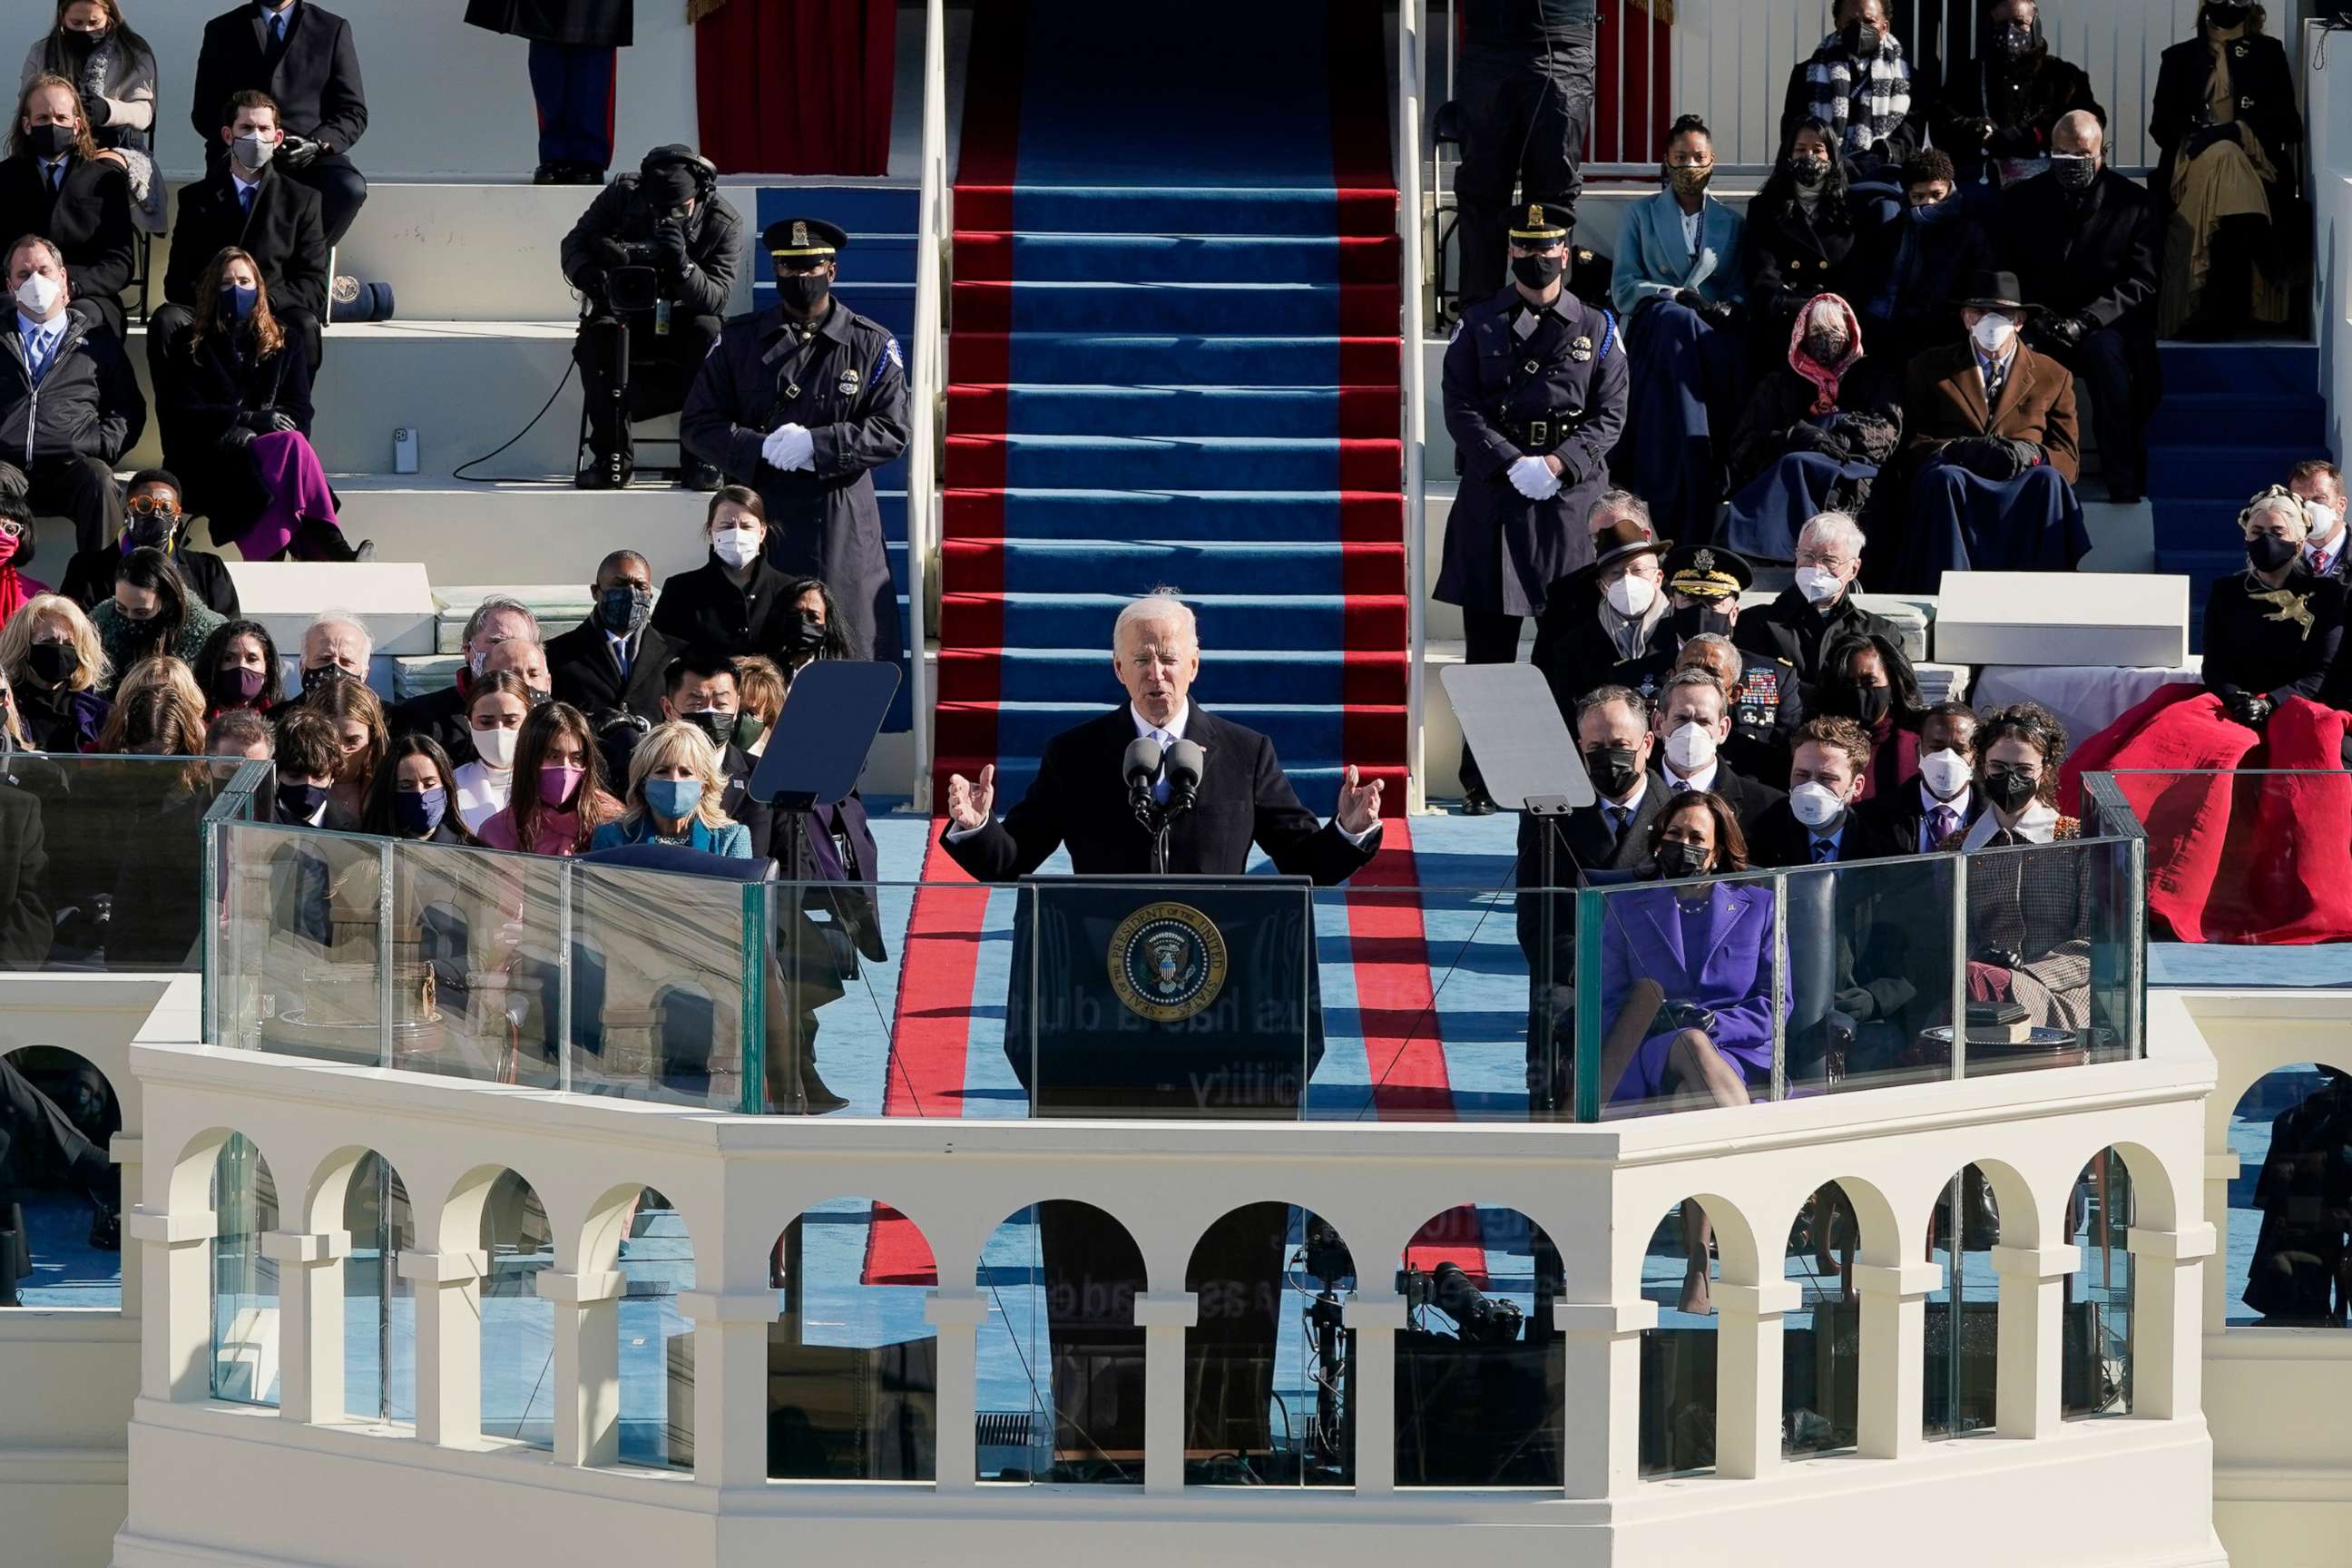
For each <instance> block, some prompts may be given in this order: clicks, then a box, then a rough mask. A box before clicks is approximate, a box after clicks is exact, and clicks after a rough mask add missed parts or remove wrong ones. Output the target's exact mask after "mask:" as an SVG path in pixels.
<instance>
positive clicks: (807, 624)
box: [784, 610, 824, 653]
mask: <svg viewBox="0 0 2352 1568" xmlns="http://www.w3.org/2000/svg"><path fill="white" fill-rule="evenodd" d="M784 647H786V648H787V649H789V650H790V651H791V652H793V653H814V652H816V651H817V650H818V649H820V648H822V647H824V622H823V621H821V620H818V619H817V618H816V617H815V616H813V615H811V614H809V612H808V611H806V610H803V611H802V612H801V613H800V614H799V615H798V616H795V617H794V618H793V624H792V625H790V626H786V627H785V628H784Z"/></svg>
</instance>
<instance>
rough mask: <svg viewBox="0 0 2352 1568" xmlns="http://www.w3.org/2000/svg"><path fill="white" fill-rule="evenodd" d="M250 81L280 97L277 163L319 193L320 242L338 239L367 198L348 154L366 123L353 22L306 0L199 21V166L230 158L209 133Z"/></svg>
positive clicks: (193, 112)
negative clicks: (282, 133)
mask: <svg viewBox="0 0 2352 1568" xmlns="http://www.w3.org/2000/svg"><path fill="white" fill-rule="evenodd" d="M248 89H258V90H260V91H263V92H266V93H268V95H269V96H270V97H271V98H272V99H275V100H277V102H278V108H279V111H280V114H281V117H282V118H281V121H280V123H282V124H283V125H284V127H285V130H286V140H285V142H284V144H283V145H282V146H280V147H279V148H278V156H277V167H278V171H279V172H280V173H281V174H285V175H286V176H287V177H288V178H289V179H290V180H293V181H294V182H295V183H296V184H302V185H307V186H309V187H310V189H311V190H313V191H316V192H317V193H318V195H319V208H320V214H321V216H323V217H324V219H325V221H326V226H327V244H328V245H329V247H333V246H336V245H339V244H341V242H342V237H343V236H344V235H345V234H346V233H348V232H349V231H350V229H351V226H352V219H354V218H356V217H358V216H360V207H361V206H362V204H364V203H365V202H366V201H367V180H366V177H365V176H363V175H362V174H361V173H360V172H359V168H358V166H357V165H355V164H354V163H352V160H351V156H350V154H351V150H352V147H353V146H354V145H356V144H357V143H358V142H359V139H360V138H361V137H362V135H364V134H365V133H366V132H367V126H368V109H367V89H365V88H363V87H362V85H361V84H360V56H359V49H358V47H357V46H356V45H354V44H353V43H352V25H351V24H350V23H349V22H347V21H345V20H343V18H342V17H341V16H336V15H335V14H334V13H333V12H332V11H328V10H324V9H322V8H320V7H319V6H317V5H312V4H310V0H251V3H250V4H247V5H239V6H238V7H237V8H236V10H234V11H227V12H224V13H223V14H221V15H220V16H215V17H214V18H213V19H212V20H211V21H209V22H206V23H205V41H204V44H203V47H201V48H200V49H199V50H198V52H197V55H196V93H195V101H194V103H193V104H191V105H190V111H189V116H188V118H189V121H190V122H191V123H193V124H194V126H195V128H196V134H197V135H198V136H199V137H201V138H202V139H203V141H204V143H205V161H206V167H208V168H212V169H218V168H219V167H220V166H221V165H222V164H223V163H226V161H227V158H228V149H227V148H226V146H224V145H222V144H221V143H219V142H215V140H214V129H215V127H216V126H218V125H219V124H220V123H221V121H222V120H224V119H226V115H224V114H223V113H222V110H221V106H222V105H223V104H225V103H226V102H228V100H229V98H230V95H231V94H234V93H238V92H244V91H247V90H248ZM205 259H207V260H209V259H210V258H205ZM199 265H201V263H199Z"/></svg>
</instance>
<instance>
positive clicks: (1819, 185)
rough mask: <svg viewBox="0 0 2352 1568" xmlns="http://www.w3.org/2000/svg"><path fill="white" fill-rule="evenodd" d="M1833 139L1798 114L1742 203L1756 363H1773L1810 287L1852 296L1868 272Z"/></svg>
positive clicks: (1815, 122) (1809, 294)
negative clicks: (1775, 160)
mask: <svg viewBox="0 0 2352 1568" xmlns="http://www.w3.org/2000/svg"><path fill="white" fill-rule="evenodd" d="M1835 146H1836V140H1835V137H1834V135H1833V133H1832V132H1831V130H1830V128H1829V126H1828V125H1827V124H1826V123H1824V122H1823V121H1819V120H1811V119H1808V120H1801V121H1798V122H1797V128H1796V131H1795V133H1794V134H1793V135H1791V136H1790V140H1789V145H1788V149H1787V151H1785V152H1784V153H1782V154H1781V155H1780V167H1778V168H1777V169H1775V170H1773V172H1772V177H1771V178H1770V179H1769V180H1767V181H1765V182H1764V188H1763V189H1762V190H1760V191H1759V192H1758V193H1756V199H1755V200H1753V201H1751V202H1749V203H1748V226H1747V231H1746V232H1747V238H1748V320H1749V321H1750V322H1751V323H1752V324H1753V330H1754V332H1755V346H1756V355H1757V360H1758V362H1759V363H1767V364H1770V363H1777V362H1778V361H1779V359H1780V349H1781V345H1782V344H1784V343H1786V342H1788V341H1789V333H1790V330H1791V329H1792V328H1794V327H1795V326H1796V324H1797V312H1798V311H1799V310H1802V309H1803V308H1804V305H1805V302H1806V301H1807V300H1811V298H1812V297H1813V296H1814V295H1816V294H1843V295H1844V296H1845V297H1846V298H1848V299H1853V298H1854V297H1856V295H1857V294H1858V293H1859V292H1860V291H1861V286H1862V285H1863V284H1864V281H1865V279H1866V278H1867V276H1868V273H1867V268H1866V262H1867V260H1868V257H1867V254H1866V247H1864V245H1863V244H1862V239H1861V233H1860V230H1859V228H1858V226H1856V224H1855V222H1854V216H1853V210H1852V205H1851V194H1850V193H1849V192H1848V190H1847V188H1846V178H1845V171H1844V169H1843V167H1842V166H1841V165H1840V164H1839V163H1838V160H1837V157H1836V155H1835V153H1834V151H1833V149H1834V147H1835Z"/></svg>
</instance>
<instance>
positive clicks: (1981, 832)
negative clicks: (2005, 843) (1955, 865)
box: [1960, 800, 2058, 855]
mask: <svg viewBox="0 0 2352 1568" xmlns="http://www.w3.org/2000/svg"><path fill="white" fill-rule="evenodd" d="M2057 828H2058V808H2057V807H2056V806H2054V805H2049V804H2047V803H2046V802H2043V801H2038V800H2037V801H2035V802H2034V803H2033V804H2032V805H2029V806H2027V807H2026V808H2025V812H2024V815H2022V816H2020V817H2019V818H2018V819H2017V826H2014V827H2012V828H2011V829H2010V831H2011V833H2014V834H2016V835H2017V836H2018V837H2020V838H2022V839H2024V840H2025V841H2026V842H2027V843H2028V844H2047V843H2049V842H2050V840H2051V839H2052V837H2054V836H2055V834H2056V832H2057ZM1999 832H2000V818H1999V817H1998V816H1995V815H1994V814H1993V811H1992V808H1991V807H1990V806H1987V807H1986V808H1985V814H1984V815H1983V816H1979V817H1978V818H1977V819H1976V821H1975V822H1974V823H1972V824H1970V825H1969V832H1968V837H1965V838H1963V839H1961V840H1960V853H1961V854H1963V855H1966V854H1969V853H1970V852H1972V851H1974V850H1978V849H1981V848H1983V847H1985V846H1986V845H1987V844H1989V843H1990V842H1991V841H1992V836H1993V835H1994V834H1996V833H1999Z"/></svg>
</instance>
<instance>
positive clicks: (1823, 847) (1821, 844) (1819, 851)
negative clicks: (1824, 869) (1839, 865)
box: [1813, 838, 1837, 866]
mask: <svg viewBox="0 0 2352 1568" xmlns="http://www.w3.org/2000/svg"><path fill="white" fill-rule="evenodd" d="M1836 858H1837V845H1836V844H1835V843H1833V842H1832V841H1831V840H1830V839H1827V838H1816V839H1814V840H1813V864H1814V865H1816V866H1826V865H1828V864H1829V863H1830V862H1831V861H1832V860H1834V859H1836Z"/></svg>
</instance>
